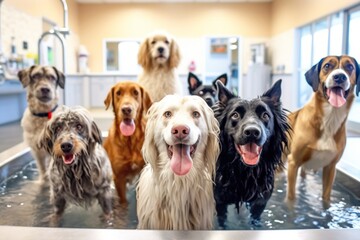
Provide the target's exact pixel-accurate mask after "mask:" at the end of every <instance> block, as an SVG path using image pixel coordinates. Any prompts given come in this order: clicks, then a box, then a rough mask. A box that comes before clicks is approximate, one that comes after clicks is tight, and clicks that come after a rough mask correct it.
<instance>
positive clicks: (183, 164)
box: [137, 95, 220, 230]
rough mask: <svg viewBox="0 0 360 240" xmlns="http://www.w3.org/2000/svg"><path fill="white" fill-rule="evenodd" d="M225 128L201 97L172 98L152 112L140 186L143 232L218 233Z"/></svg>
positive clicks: (160, 103)
mask: <svg viewBox="0 0 360 240" xmlns="http://www.w3.org/2000/svg"><path fill="white" fill-rule="evenodd" d="M218 133H219V126H218V122H217V121H216V119H215V117H214V113H213V111H212V110H211V108H210V107H209V106H208V105H207V104H206V102H205V101H204V100H203V99H202V98H200V97H198V96H185V97H181V96H178V95H168V96H166V97H164V98H163V99H162V100H161V101H159V102H156V103H154V104H153V106H152V107H151V108H150V110H149V118H148V123H147V126H146V130H145V141H144V145H143V148H142V153H143V156H144V159H145V162H146V166H145V167H144V169H143V171H142V172H141V175H140V178H139V182H138V185H137V216H138V220H139V224H138V228H139V229H168V230H170V229H171V230H192V229H196V230H200V229H201V230H205V229H207V230H208V229H212V227H213V220H214V215H215V200H214V195H213V179H214V174H215V165H216V159H217V157H218V155H219V149H220V147H219V141H218Z"/></svg>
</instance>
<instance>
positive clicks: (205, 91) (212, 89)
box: [188, 72, 227, 107]
mask: <svg viewBox="0 0 360 240" xmlns="http://www.w3.org/2000/svg"><path fill="white" fill-rule="evenodd" d="M217 80H220V81H221V82H222V83H223V84H224V85H225V86H226V83H227V74H226V73H224V74H222V75H220V76H219V77H217V78H216V79H215V80H214V81H213V82H212V85H203V84H202V81H200V79H199V78H198V77H197V76H196V75H195V74H193V73H191V72H189V75H188V84H189V93H190V94H191V95H197V96H199V97H201V98H202V99H204V100H205V102H206V103H207V104H208V105H209V106H210V107H211V106H212V105H214V103H215V102H216V101H217V97H216V85H215V83H216V81H217Z"/></svg>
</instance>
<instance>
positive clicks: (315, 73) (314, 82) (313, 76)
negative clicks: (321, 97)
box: [305, 58, 325, 92]
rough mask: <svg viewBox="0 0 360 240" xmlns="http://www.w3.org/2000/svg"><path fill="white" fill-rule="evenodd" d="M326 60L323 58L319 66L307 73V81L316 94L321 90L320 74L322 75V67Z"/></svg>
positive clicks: (313, 67)
mask: <svg viewBox="0 0 360 240" xmlns="http://www.w3.org/2000/svg"><path fill="white" fill-rule="evenodd" d="M324 59H325V58H322V59H321V60H320V61H319V62H318V63H317V64H315V65H314V66H312V67H311V68H310V69H309V70H308V71H307V72H306V73H305V78H306V81H307V83H308V84H309V85H310V86H311V87H312V89H313V91H314V92H316V91H317V90H318V88H319V84H320V79H319V74H320V70H321V65H322V63H323V61H324Z"/></svg>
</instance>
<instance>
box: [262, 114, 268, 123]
mask: <svg viewBox="0 0 360 240" xmlns="http://www.w3.org/2000/svg"><path fill="white" fill-rule="evenodd" d="M262 119H264V121H269V119H270V115H269V114H268V113H266V112H264V113H263V114H262Z"/></svg>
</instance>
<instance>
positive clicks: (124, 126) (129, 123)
mask: <svg viewBox="0 0 360 240" xmlns="http://www.w3.org/2000/svg"><path fill="white" fill-rule="evenodd" d="M120 132H121V134H122V135H124V136H126V137H128V136H131V135H133V134H134V132H135V122H134V120H133V119H126V120H123V121H121V123H120Z"/></svg>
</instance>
